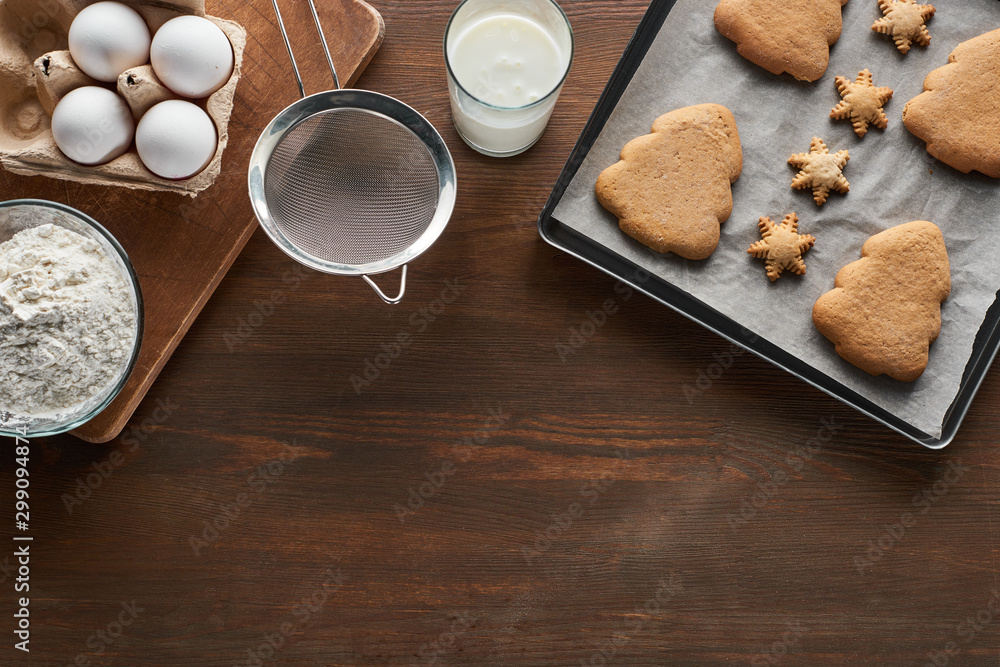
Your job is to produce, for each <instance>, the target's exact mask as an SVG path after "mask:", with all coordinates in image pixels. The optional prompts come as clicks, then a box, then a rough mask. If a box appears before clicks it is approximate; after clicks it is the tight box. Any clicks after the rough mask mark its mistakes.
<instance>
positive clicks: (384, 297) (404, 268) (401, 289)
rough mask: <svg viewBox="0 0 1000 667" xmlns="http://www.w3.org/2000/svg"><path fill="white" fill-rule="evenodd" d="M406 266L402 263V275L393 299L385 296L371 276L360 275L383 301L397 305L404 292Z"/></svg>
mask: <svg viewBox="0 0 1000 667" xmlns="http://www.w3.org/2000/svg"><path fill="white" fill-rule="evenodd" d="M406 268H407V267H406V265H405V264H404V265H403V277H402V279H401V280H400V284H399V296H397V297H396V298H395V299H392V298H390V297H387V296H386V295H385V292H383V291H382V290H381V289H380V288H379V286H378V285H376V284H375V281H374V280H372V279H371V278H369V277H368V276H361V277H362V278H364V279H365V282H367V283H368V284H369V285H371V288H372V289H373V290H375V293H376V294H378V295H379V296H380V297H382V300H383V301H385V302H386V303H388V304H391V305H393V306H397V305H399V302H401V301H402V300H403V295H404V294H406Z"/></svg>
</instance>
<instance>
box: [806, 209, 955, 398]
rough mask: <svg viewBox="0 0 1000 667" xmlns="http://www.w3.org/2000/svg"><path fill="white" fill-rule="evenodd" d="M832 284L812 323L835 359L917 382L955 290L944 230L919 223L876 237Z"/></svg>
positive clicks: (870, 370) (817, 305) (878, 372)
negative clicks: (946, 303) (945, 304)
mask: <svg viewBox="0 0 1000 667" xmlns="http://www.w3.org/2000/svg"><path fill="white" fill-rule="evenodd" d="M835 285H836V289H834V290H833V291H831V292H827V293H826V294H824V295H823V296H821V297H820V298H819V300H818V301H817V302H816V305H815V306H814V307H813V323H814V324H815V325H816V328H817V329H819V331H820V333H822V334H823V335H824V336H826V337H827V338H829V339H830V340H831V341H833V343H834V344H835V345H836V349H837V354H839V355H840V356H841V357H843V358H844V359H845V360H847V361H849V362H850V363H852V364H854V365H855V366H857V367H858V368H860V369H862V370H864V371H867V372H868V373H871V374H872V375H882V374H885V375H888V376H890V377H893V378H895V379H897V380H901V381H903V382H912V381H914V380H916V379H917V378H919V377H920V376H921V375H922V374H923V372H924V369H925V368H926V367H927V358H928V353H929V348H930V344H931V343H933V342H934V341H935V340H937V337H938V335H939V334H940V332H941V304H942V303H943V302H944V300H945V299H947V298H948V295H949V293H950V292H951V271H950V268H949V264H948V250H947V248H945V244H944V237H942V236H941V230H940V229H938V228H937V226H936V225H934V224H933V223H931V222H925V221H918V222H910V223H907V224H905V225H899V226H898V227H893V228H892V229H888V230H886V231H884V232H882V233H881V234H876V235H875V236H873V237H871V238H870V239H868V240H867V241H866V242H865V245H864V247H863V248H862V249H861V259H860V260H858V261H857V262H854V263H852V264H848V265H847V266H845V267H844V268H843V269H841V270H840V273H838V274H837V279H836V283H835Z"/></svg>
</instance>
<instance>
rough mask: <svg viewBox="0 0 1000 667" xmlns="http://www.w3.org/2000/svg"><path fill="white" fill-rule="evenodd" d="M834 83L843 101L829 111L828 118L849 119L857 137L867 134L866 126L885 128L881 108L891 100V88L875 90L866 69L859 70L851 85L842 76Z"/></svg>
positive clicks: (870, 75)
mask: <svg viewBox="0 0 1000 667" xmlns="http://www.w3.org/2000/svg"><path fill="white" fill-rule="evenodd" d="M836 82H837V90H838V91H840V96H841V97H843V98H844V99H843V100H842V101H841V102H840V104H838V105H837V106H835V107H834V108H833V110H832V111H830V118H834V119H837V120H840V119H843V118H850V119H851V123H852V124H853V125H854V132H855V133H856V134H857V135H858V136H859V137H864V136H865V134H867V133H868V125H874V126H875V127H877V128H879V129H881V130H884V129H885V128H886V126H887V125H888V124H889V118H888V116H886V115H885V112H884V111H882V107H883V106H885V104H886V103H887V102H888V101H889V100H891V99H892V88H886V87H882V88H876V87H875V84H874V83H872V73H871V72H869V71H868V70H867V69H863V70H861V72H860V73H859V74H858V78H857V79H856V80H855V81H854V82H853V83H851V81H849V80H848V79H847V77H843V76H838V77H837V79H836Z"/></svg>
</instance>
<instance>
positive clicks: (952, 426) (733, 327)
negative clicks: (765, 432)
mask: <svg viewBox="0 0 1000 667" xmlns="http://www.w3.org/2000/svg"><path fill="white" fill-rule="evenodd" d="M675 3H676V0H653V2H652V3H651V4H650V6H649V9H648V10H647V11H646V14H645V16H643V18H642V21H641V22H640V23H639V27H638V28H637V29H636V31H635V34H634V35H633V36H632V39H631V40H630V41H629V43H628V46H627V47H626V48H625V52H624V54H623V55H622V58H621V60H620V61H619V63H618V65H617V67H616V68H615V70H614V73H613V74H612V75H611V79H610V81H609V82H608V85H607V86H606V87H605V89H604V92H603V93H602V94H601V97H600V99H599V100H598V102H597V106H596V107H595V108H594V111H593V113H592V114H591V116H590V119H589V120H588V121H587V125H586V126H585V127H584V130H583V133H582V134H581V135H580V139H579V141H578V142H577V144H576V147H575V148H574V149H573V152H572V153H571V154H570V157H569V160H568V161H567V163H566V166H565V167H564V168H563V171H562V173H561V174H560V176H559V179H558V181H557V182H556V185H555V188H554V189H553V191H552V194H551V196H550V197H549V200H548V202H547V203H546V205H545V208H544V209H543V210H542V213H541V215H540V216H539V218H538V231H539V233H540V234H541V236H542V238H543V239H545V241H546V242H548V243H549V244H551V245H552V246H554V247H556V248H559V249H560V250H563V251H564V252H567V253H569V254H570V255H573V256H574V257H577V258H578V259H581V260H583V261H584V262H586V263H588V264H590V265H592V266H594V267H596V268H598V269H600V270H601V271H604V272H605V273H607V274H609V275H611V276H614V277H615V278H617V279H618V280H621V281H622V282H624V283H626V284H628V285H630V286H631V287H632V288H634V289H635V290H637V291H639V292H642V293H644V294H646V295H648V296H650V297H651V298H653V299H655V300H657V301H659V302H660V303H662V304H664V305H666V306H668V307H669V308H671V309H673V310H675V311H676V312H678V313H680V314H681V315H683V316H685V317H687V318H688V319H690V320H692V321H694V322H697V323H698V324H701V325H702V326H704V327H705V328H707V329H709V330H710V331H713V332H715V333H716V334H718V335H719V336H722V337H723V338H725V339H726V340H728V341H730V342H731V343H734V344H736V345H739V346H740V347H742V348H743V349H745V350H747V351H748V352H752V353H753V354H756V355H757V356H759V357H761V358H762V359H765V360H766V361H769V362H771V363H772V364H774V365H775V366H778V367H779V368H782V369H784V370H786V371H788V372H789V373H791V374H793V375H795V376H797V377H798V378H800V379H802V380H804V381H805V382H808V383H809V384H811V385H813V386H814V387H816V388H817V389H820V390H822V391H824V392H826V393H827V394H829V395H830V396H833V397H834V398H836V399H838V400H840V401H843V402H844V403H846V404H847V405H850V406H851V407H853V408H855V409H857V410H859V411H861V412H863V413H864V414H866V415H868V416H869V417H871V418H873V419H875V420H877V421H879V422H882V423H883V424H885V425H886V426H888V427H889V428H891V429H893V430H894V431H897V432H898V433H901V434H902V435H904V436H906V437H907V438H910V439H911V440H913V441H915V442H918V443H920V444H921V445H924V446H925V447H928V448H930V449H942V448H944V447H946V446H947V445H948V444H949V443H950V442H951V441H952V440H953V439H954V438H955V434H956V433H957V432H958V429H959V426H961V423H962V420H963V419H964V418H965V415H966V413H967V412H968V410H969V406H970V405H971V403H972V399H973V398H974V397H975V395H976V392H977V391H978V390H979V387H980V385H981V384H982V382H983V379H984V378H985V377H986V372H987V371H988V370H989V368H990V366H991V365H992V364H993V360H994V359H995V358H996V355H997V352H998V351H1000V302H994V303H993V305H992V306H991V307H990V309H989V310H988V311H987V314H986V319H985V320H984V322H983V325H982V326H981V327H980V329H979V331H978V333H977V335H976V340H975V343H974V344H973V348H972V356H971V357H970V359H969V362H968V364H967V365H966V367H965V371H964V373H963V376H962V382H961V385H960V387H959V391H958V394H957V395H956V397H955V400H954V401H953V402H952V404H951V406H950V407H949V409H948V412H947V413H946V415H945V419H944V422H943V424H942V432H941V436H940V437H935V436H932V435H929V434H927V433H924V432H923V431H921V430H919V429H917V428H915V427H914V426H912V425H910V424H909V423H907V422H905V421H903V420H902V419H899V418H898V417H896V416H895V415H892V414H890V413H889V412H888V411H886V410H885V409H883V408H881V407H879V406H878V405H876V404H874V403H873V402H872V401H870V400H868V399H867V398H865V397H864V396H861V395H860V394H859V393H857V392H856V391H854V390H853V389H850V388H848V387H846V386H845V385H843V384H842V383H840V382H838V381H836V380H834V379H833V378H831V377H829V376H828V375H826V374H825V373H822V372H820V371H818V370H817V369H816V368H814V367H812V366H810V365H809V364H807V363H805V362H803V361H802V360H801V359H798V358H796V357H794V356H793V355H791V354H789V353H788V352H786V351H785V350H783V349H782V348H780V347H778V346H777V345H774V344H772V343H770V342H768V341H766V340H764V339H762V338H759V337H758V336H755V335H753V334H752V333H750V332H747V331H745V330H744V329H743V327H741V326H740V325H739V324H737V323H736V322H735V321H733V320H732V319H730V318H728V317H726V316H724V315H722V314H721V313H719V312H718V311H717V310H715V309H713V308H711V307H709V306H708V305H706V304H705V303H703V302H702V301H700V300H698V299H696V298H694V297H692V296H691V295H690V294H688V293H686V292H684V291H682V290H680V289H679V288H677V287H675V286H674V285H672V284H671V283H670V282H668V281H666V280H663V279H662V278H659V277H657V276H656V275H650V277H649V278H648V279H646V280H643V281H642V283H641V284H640V283H639V282H637V281H636V280H635V279H634V276H635V275H636V272H637V271H641V272H642V275H643V276H644V277H645V276H646V275H649V274H648V272H645V271H642V269H641V268H640V267H639V266H638V265H637V264H635V263H634V262H632V261H631V260H628V259H626V258H625V257H622V256H621V255H619V254H618V253H616V252H613V251H611V250H609V249H608V248H606V247H605V246H603V245H601V244H599V243H597V242H596V241H594V240H592V239H590V238H588V237H586V236H584V235H583V234H580V233H579V232H577V231H575V230H573V229H571V228H570V227H568V226H566V225H564V224H563V223H561V222H560V221H559V220H558V219H556V218H554V217H553V212H554V211H555V209H556V206H557V205H558V204H559V202H560V200H561V199H562V197H563V194H564V193H565V192H566V188H567V187H568V186H569V184H570V181H572V179H573V177H574V176H575V175H576V173H577V171H578V170H579V168H580V165H581V164H582V163H583V160H584V158H585V157H586V156H587V153H588V152H589V151H590V149H591V147H592V146H593V145H594V142H595V141H596V140H597V137H598V135H599V134H600V133H601V130H602V129H603V128H604V125H605V123H606V122H607V121H608V118H609V117H610V116H611V113H612V112H613V111H614V109H615V107H616V105H617V104H618V101H619V99H621V96H622V94H623V93H624V92H625V89H626V88H627V87H628V85H629V82H630V81H631V80H632V77H633V76H634V75H635V72H636V70H637V69H638V68H639V65H640V64H641V63H642V61H643V59H644V58H645V56H646V52H647V51H648V50H649V47H650V45H651V44H652V42H653V40H654V38H655V37H656V36H657V34H658V33H659V32H660V29H661V27H662V26H663V22H664V21H665V20H666V18H667V15H668V14H669V13H670V10H671V9H673V7H674V4H675ZM998 294H1000V293H998Z"/></svg>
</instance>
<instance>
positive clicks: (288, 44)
mask: <svg viewBox="0 0 1000 667" xmlns="http://www.w3.org/2000/svg"><path fill="white" fill-rule="evenodd" d="M271 4H272V5H273V6H274V15H275V17H276V18H277V19H278V27H279V28H280V29H281V37H282V38H283V39H284V40H285V48H286V49H287V50H288V57H289V58H290V59H291V61H292V70H293V71H294V72H295V82H296V83H297V84H298V85H299V96H300V97H302V98H304V97H305V96H306V87H305V84H303V82H302V73H301V72H300V71H299V64H298V62H296V60H295V52H294V51H293V50H292V41H291V40H290V39H289V38H288V30H287V29H286V28H285V20H284V19H283V18H282V16H281V9H280V8H279V7H278V0H271ZM309 11H310V12H312V17H313V23H315V24H316V31H317V32H319V41H320V42H321V43H322V44H323V51H324V53H326V63H327V64H328V65H329V66H330V73H331V74H333V87H334V89H335V90H340V77H338V76H337V68H336V67H334V66H333V56H332V55H330V45H329V44H327V41H326V33H325V32H323V25H322V24H321V23H320V21H319V13H318V12H317V11H316V1H315V0H309Z"/></svg>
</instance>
